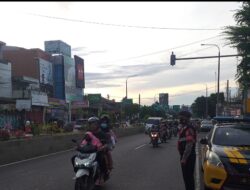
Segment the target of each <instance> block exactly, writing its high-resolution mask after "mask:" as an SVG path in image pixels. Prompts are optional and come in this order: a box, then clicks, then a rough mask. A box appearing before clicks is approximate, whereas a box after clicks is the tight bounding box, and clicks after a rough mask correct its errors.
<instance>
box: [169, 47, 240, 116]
mask: <svg viewBox="0 0 250 190" xmlns="http://www.w3.org/2000/svg"><path fill="white" fill-rule="evenodd" d="M211 45H212V44H211ZM215 46H217V45H215ZM217 47H218V46H217ZM218 49H219V47H218ZM237 56H243V55H242V54H233V55H220V49H219V53H218V56H204V57H184V58H176V55H175V54H174V52H172V54H171V56H170V65H172V66H174V65H175V62H176V60H190V59H211V58H219V59H218V84H217V88H218V89H217V104H216V116H217V115H218V114H219V85H220V83H219V81H220V58H221V57H237Z"/></svg>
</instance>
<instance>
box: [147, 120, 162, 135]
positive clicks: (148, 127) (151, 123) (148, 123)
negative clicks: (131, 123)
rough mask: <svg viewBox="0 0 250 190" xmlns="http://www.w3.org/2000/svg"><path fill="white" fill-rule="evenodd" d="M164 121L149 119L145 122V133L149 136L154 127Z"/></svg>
mask: <svg viewBox="0 0 250 190" xmlns="http://www.w3.org/2000/svg"><path fill="white" fill-rule="evenodd" d="M162 120H163V118H162V117H149V118H148V119H147V121H146V122H145V133H146V134H148V133H149V131H150V129H151V127H152V126H153V125H157V126H159V125H160V123H161V122H162Z"/></svg>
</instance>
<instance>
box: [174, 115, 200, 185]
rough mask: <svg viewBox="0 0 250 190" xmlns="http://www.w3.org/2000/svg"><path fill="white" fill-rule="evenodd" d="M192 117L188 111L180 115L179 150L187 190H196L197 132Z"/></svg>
mask: <svg viewBox="0 0 250 190" xmlns="http://www.w3.org/2000/svg"><path fill="white" fill-rule="evenodd" d="M191 116H192V115H191V113H190V112H188V111H181V112H180V113H179V120H180V126H179V127H180V130H179V139H178V150H179V153H180V162H181V169H182V175H183V179H184V183H185V187H186V190H195V184H194V168H195V158H196V156H195V143H196V130H195V128H194V126H193V125H192V124H191V122H190V118H191Z"/></svg>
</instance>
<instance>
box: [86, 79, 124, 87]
mask: <svg viewBox="0 0 250 190" xmlns="http://www.w3.org/2000/svg"><path fill="white" fill-rule="evenodd" d="M120 86H122V85H120V84H110V83H105V82H100V81H95V80H92V81H88V83H87V84H86V88H112V87H120Z"/></svg>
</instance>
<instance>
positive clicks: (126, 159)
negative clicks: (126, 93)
mask: <svg viewBox="0 0 250 190" xmlns="http://www.w3.org/2000/svg"><path fill="white" fill-rule="evenodd" d="M176 143H177V138H175V137H174V138H172V139H171V140H169V141H168V143H166V144H161V145H160V147H159V148H153V147H152V145H150V144H149V137H148V136H147V135H144V134H140V135H134V136H129V137H124V138H121V139H119V142H118V144H117V146H116V148H115V150H114V151H113V152H112V154H113V160H114V170H113V172H112V176H111V178H110V180H109V181H108V182H107V183H105V185H104V187H103V188H102V190H184V182H183V179H182V174H181V168H180V164H179V155H178V152H177V149H176ZM38 148H39V147H38ZM20 151H21V150H20ZM73 154H74V151H68V152H63V153H58V154H56V155H52V156H47V157H43V158H38V159H35V160H30V161H25V162H21V163H17V164H13V165H9V166H4V167H0V189H1V190H71V189H74V181H73V180H72V177H73V176H74V173H73V169H72V166H71V163H70V158H71V156H72V155H73Z"/></svg>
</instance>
